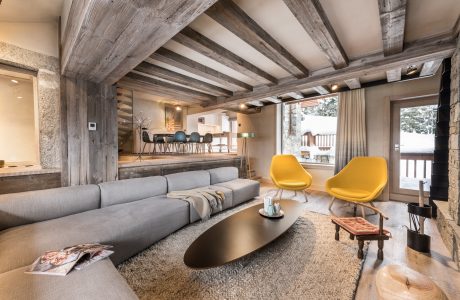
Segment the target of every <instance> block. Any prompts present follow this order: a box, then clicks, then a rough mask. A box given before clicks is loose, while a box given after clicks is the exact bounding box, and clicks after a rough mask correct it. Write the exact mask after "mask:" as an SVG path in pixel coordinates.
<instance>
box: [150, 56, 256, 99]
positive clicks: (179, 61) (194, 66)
mask: <svg viewBox="0 0 460 300" xmlns="http://www.w3.org/2000/svg"><path fill="white" fill-rule="evenodd" d="M150 58H153V59H155V60H158V61H161V62H163V63H166V64H168V65H171V66H173V67H176V68H179V69H182V70H184V71H187V72H190V73H193V74H196V75H198V76H201V77H204V78H207V79H209V80H212V81H214V82H217V83H220V84H221V85H223V86H226V87H227V88H230V89H232V90H233V89H235V88H236V89H241V88H243V89H246V90H252V86H250V85H249V84H247V83H244V82H242V81H239V80H238V79H235V78H233V77H230V76H228V75H225V74H223V73H220V72H218V71H216V70H214V69H211V68H209V67H207V66H205V65H202V64H200V63H198V62H196V61H194V60H191V59H188V58H187V57H184V56H182V55H179V54H177V53H175V52H173V51H171V50H168V49H166V48H160V49H158V50H157V52H155V53H154V54H152V55H151V56H150Z"/></svg>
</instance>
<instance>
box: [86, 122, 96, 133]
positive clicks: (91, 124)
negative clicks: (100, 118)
mask: <svg viewBox="0 0 460 300" xmlns="http://www.w3.org/2000/svg"><path fill="white" fill-rule="evenodd" d="M88 130H89V131H96V122H88Z"/></svg>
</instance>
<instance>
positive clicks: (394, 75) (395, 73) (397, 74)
mask: <svg viewBox="0 0 460 300" xmlns="http://www.w3.org/2000/svg"><path fill="white" fill-rule="evenodd" d="M401 71H402V69H401V68H396V69H392V70H388V71H386V73H387V81H388V82H395V81H400V80H401Z"/></svg>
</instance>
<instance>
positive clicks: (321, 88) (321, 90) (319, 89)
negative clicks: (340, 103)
mask: <svg viewBox="0 0 460 300" xmlns="http://www.w3.org/2000/svg"><path fill="white" fill-rule="evenodd" d="M313 89H314V90H315V91H316V92H317V93H318V94H320V95H327V94H329V90H328V89H326V88H325V87H324V86H322V85H319V86H315V87H313Z"/></svg>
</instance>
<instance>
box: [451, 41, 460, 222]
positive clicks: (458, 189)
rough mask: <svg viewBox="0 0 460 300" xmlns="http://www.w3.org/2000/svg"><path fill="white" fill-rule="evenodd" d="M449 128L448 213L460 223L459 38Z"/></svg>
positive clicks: (454, 67)
mask: <svg viewBox="0 0 460 300" xmlns="http://www.w3.org/2000/svg"><path fill="white" fill-rule="evenodd" d="M451 63H452V66H451V75H450V76H451V84H450V90H451V94H450V129H449V135H450V137H449V213H450V215H451V216H452V218H453V219H454V220H455V222H456V223H457V224H458V225H460V201H459V198H460V141H459V134H460V94H459V90H460V39H459V40H458V44H457V50H456V51H455V53H454V55H453V56H452V61H451Z"/></svg>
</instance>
